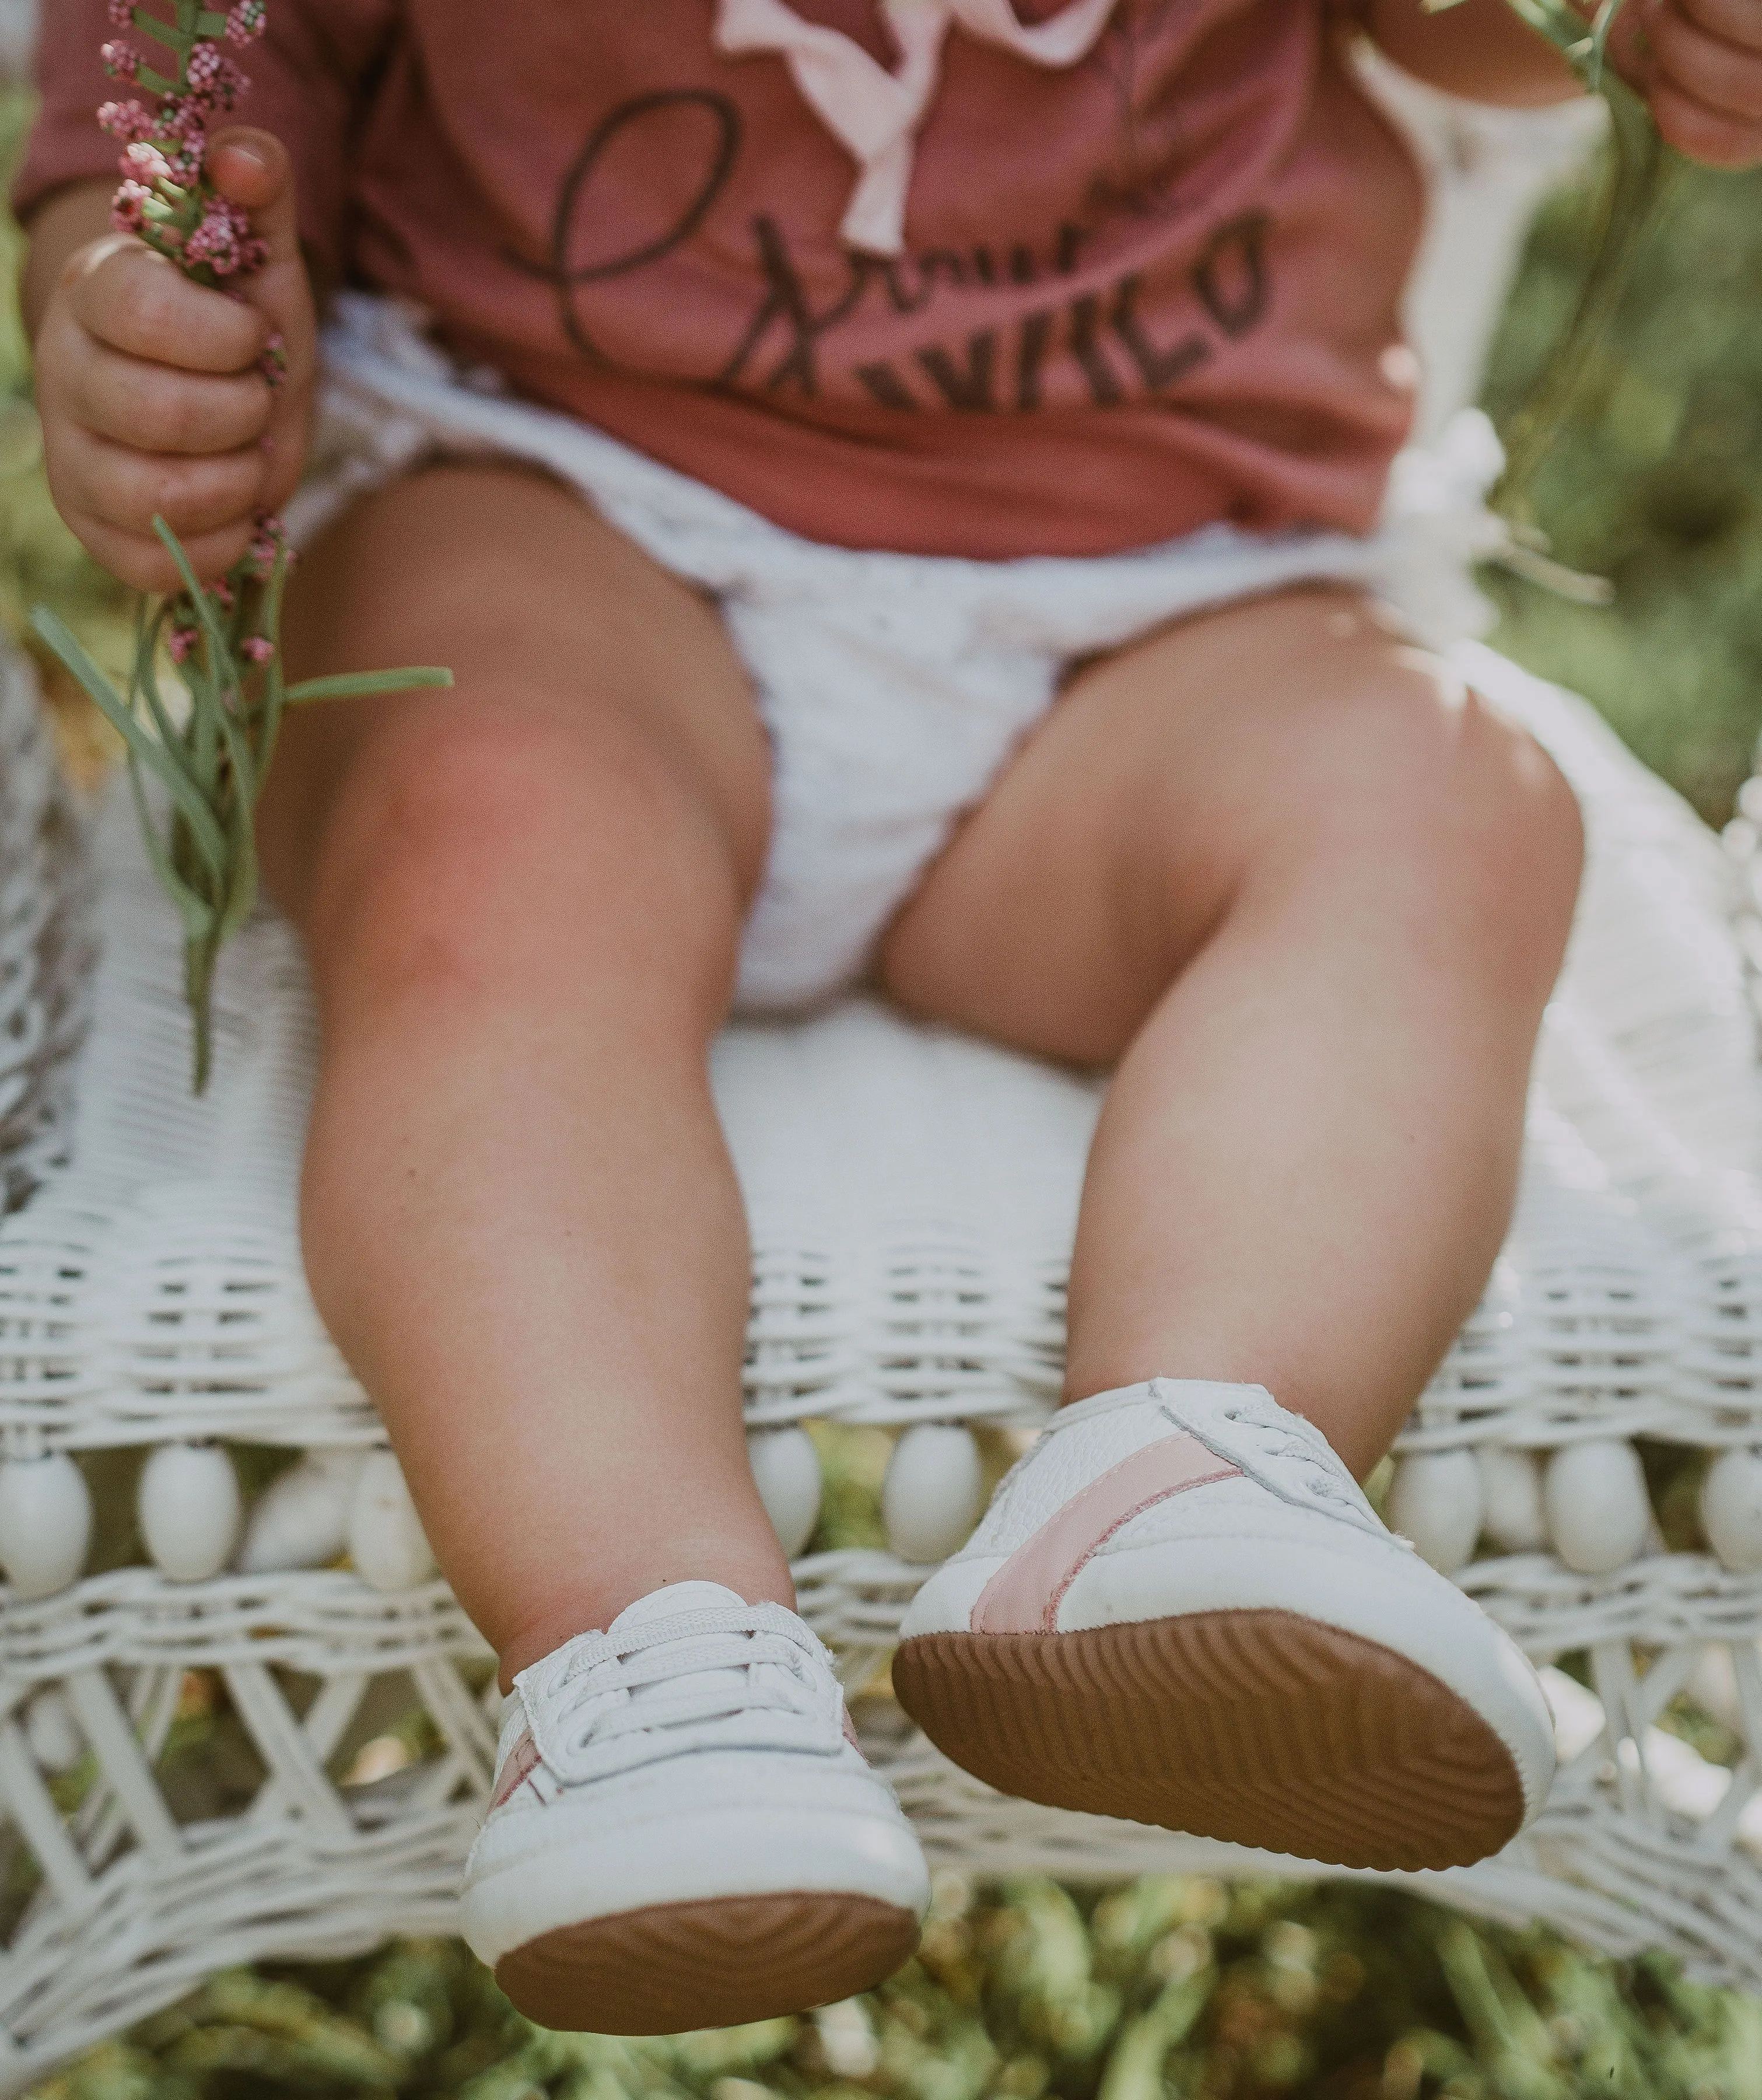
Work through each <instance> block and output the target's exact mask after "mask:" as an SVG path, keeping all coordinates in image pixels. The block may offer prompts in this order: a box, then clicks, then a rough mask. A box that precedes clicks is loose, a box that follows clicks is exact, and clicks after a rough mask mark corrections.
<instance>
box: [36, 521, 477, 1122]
mask: <svg viewBox="0 0 1762 2100" xmlns="http://www.w3.org/2000/svg"><path fill="white" fill-rule="evenodd" d="M153 528H154V530H155V531H156V532H157V533H158V535H159V536H160V538H161V540H162V541H163V542H164V544H165V547H166V548H167V549H168V550H169V551H170V554H171V557H172V558H173V560H174V562H176V563H177V565H178V575H179V576H181V577H182V579H183V585H184V589H183V593H182V594H181V595H180V596H179V597H178V598H173V599H167V600H165V601H164V602H161V604H160V605H159V606H158V607H156V608H155V609H154V610H153V611H152V613H151V614H150V615H149V614H148V611H147V610H146V608H145V607H144V605H143V608H142V611H141V613H140V615H139V617H138V618H137V620H136V622H135V651H134V672H133V676H132V677H131V680H130V689H129V690H128V692H127V693H126V695H124V694H121V693H119V692H117V690H116V688H115V687H114V686H112V684H111V682H110V681H109V680H108V678H107V677H105V676H104V673H103V672H102V671H100V670H99V668H98V667H97V666H96V664H94V663H93V662H92V660H91V659H90V656H88V655H86V651H84V650H83V649H82V648H81V646H80V644H79V642H78V641H77V639H76V638H75V637H74V636H73V634H72V633H70V632H69V631H68V628H67V627H66V625H65V624H64V623H63V622H62V621H61V620H59V618H58V617H57V616H56V615H55V614H54V613H53V612H51V611H49V610H48V609H47V608H46V607H42V606H39V607H37V610H36V611H35V613H34V614H33V625H34V626H35V628H36V630H37V633H38V634H39V635H41V636H42V639H43V640H44V642H46V643H47V644H48V646H49V647H50V648H51V649H52V650H53V651H55V654H56V655H57V656H59V658H60V660H61V661H62V662H63V663H64V664H66V666H67V668H68V670H69V671H70V672H71V673H72V674H73V677H75V678H77V680H78V681H79V682H80V684H81V686H83V687H84V689H85V690H86V693H87V694H88V695H90V698H91V699H92V701H93V704H95V706H96V707H97V708H99V711H100V712H102V713H103V714H104V717H105V718H106V719H107V720H108V721H109V722H110V723H111V724H112V726H113V727H114V728H115V730H117V734H118V735H120V736H121V739H122V741H123V744H124V748H125V749H126V754H127V760H128V769H129V782H130V789H131V791H132V792H133V794H134V802H135V808H136V810H137V813H138V814H139V818H140V823H141V832H142V836H143V839H144V840H145V841H146V845H147V851H148V858H150V860H151V861H152V867H153V871H154V873H155V875H156V876H157V877H158V880H159V883H160V886H161V888H162V889H164V890H165V893H166V895H167V896H168V897H169V898H170V900H171V902H172V903H173V904H174V906H175V907H176V908H177V911H178V917H179V919H180V920H182V922H183V990H184V997H185V999H186V1001H187V1004H188V1006H189V1009H190V1015H191V1019H192V1024H193V1030H192V1032H193V1037H194V1043H193V1063H194V1074H193V1078H194V1085H195V1090H196V1092H197V1093H198V1094H200V1093H202V1092H205V1090H206V1087H207V1085H208V1081H209V1074H210V1071H211V1070H212V1066H213V1056H214V1052H213V1039H214V968H215V965H216V964H217V963H218V960H219V957H220V953H221V951H222V948H223V947H224V946H226V944H227V941H228V940H230V939H231V937H232V935H233V934H234V933H236V931H237V930H238V929H239V928H240V926H241V925H242V924H244V920H246V919H247V918H248V917H249V914H250V911H251V908H252V907H253V905H254V903H255V902H256V901H257V892H258V866H257V844H256V837H255V830H254V821H253V820H254V818H255V814H256V809H257V801H258V793H259V792H260V790H261V788H262V783H263V780H264V778H265V776H266V775H267V773H268V770H269V765H270V761H271V758H272V757H274V755H275V739H276V737H277V735H278V734H279V732H280V726H281V718H282V716H283V713H284V711H285V710H286V709H287V708H289V707H299V706H304V705H306V704H307V703H309V702H311V701H318V700H328V699H358V698H361V697H363V696H366V695H372V694H376V693H405V692H410V691H412V690H417V689H420V688H423V687H432V686H450V685H451V684H452V673H451V672H450V671H444V670H440V669H438V668H416V669H403V670H395V671H363V672H344V673H340V674H338V675H337V676H334V677H325V678H309V679H306V680H304V681H303V682H302V683H300V684H298V685H296V686H288V685H286V684H285V683H284V681H283V677H282V673H281V660H280V651H279V649H275V647H274V646H273V645H274V643H275V638H276V635H277V631H278V629H279V627H280V613H281V599H282V592H283V589H284V585H285V584H286V581H287V572H288V557H287V551H286V549H285V548H278V549H277V551H276V554H275V561H274V562H273V564H272V566H271V569H270V572H269V574H268V576H267V577H263V576H255V575H253V574H252V573H251V572H250V571H249V568H248V567H247V566H246V565H244V564H241V565H240V567H239V568H237V569H236V570H235V571H233V573H232V576H231V578H230V579H228V580H227V583H226V584H225V585H204V584H202V583H201V582H200V580H199V579H198V578H197V576H196V573H195V571H194V570H193V569H192V567H190V563H189V560H188V558H187V556H186V554H184V551H183V548H182V547H181V546H180V545H178V540H177V536H176V535H175V534H174V532H172V531H171V530H170V527H168V526H167V525H166V524H165V521H164V519H163V518H155V519H154V521H153ZM229 598H230V600H231V602H230V604H229V603H228V599H229ZM184 613H187V614H189V615H192V624H193V626H194V628H195V629H196V634H197V636H198V637H199V639H198V640H197V642H196V646H194V647H193V648H192V649H191V650H190V651H189V653H188V655H187V657H186V659H185V662H184V665H183V670H184V676H185V680H186V682H187V686H188V688H189V694H190V707H189V712H188V714H187V717H185V718H184V721H183V725H182V726H181V727H179V726H178V724H177V723H176V721H174V717H173V714H172V711H171V709H170V708H168V707H167V705H166V704H165V697H164V695H162V693H161V690H160V687H159V677H158V656H159V651H160V649H161V646H162V644H163V642H164V640H165V631H166V629H167V626H168V624H171V622H172V621H173V620H174V617H176V616H178V615H182V614H184ZM258 637H262V639H264V640H265V641H267V642H269V643H270V644H271V654H270V655H269V658H268V661H267V663H263V664H258V663H257V662H256V661H254V660H253V656H252V655H251V653H250V651H249V649H248V648H247V646H246V645H247V644H248V643H249V642H252V641H254V640H256V639H257V638H258ZM143 710H144V712H145V716H146V719H145V720H144V721H143V719H142V716H143ZM149 775H151V777H152V779H154V780H155V781H156V782H157V783H158V784H159V786H160V787H161V788H162V789H163V790H164V791H165V795H166V796H167V797H168V798H169V801H170V826H169V829H168V830H167V832H165V834H164V835H163V836H162V835H161V832H160V830H159V828H158V827H157V825H156V823H155V821H154V818H153V812H152V806H151V805H150V803H149V801H148V793H147V779H148V776H149Z"/></svg>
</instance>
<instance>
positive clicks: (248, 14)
mask: <svg viewBox="0 0 1762 2100" xmlns="http://www.w3.org/2000/svg"><path fill="white" fill-rule="evenodd" d="M111 4H112V7H115V6H116V5H117V0H111ZM268 20H269V9H268V7H267V6H266V5H265V4H264V0H238V5H237V6H236V7H235V8H234V9H233V10H232V11H231V14H230V15H227V42H228V43H229V44H237V45H238V46H240V48H241V49H242V48H243V47H244V46H245V45H246V44H248V43H249V42H251V40H252V38H253V37H260V36H262V33H263V30H264V27H265V25H266V24H267V22H268Z"/></svg>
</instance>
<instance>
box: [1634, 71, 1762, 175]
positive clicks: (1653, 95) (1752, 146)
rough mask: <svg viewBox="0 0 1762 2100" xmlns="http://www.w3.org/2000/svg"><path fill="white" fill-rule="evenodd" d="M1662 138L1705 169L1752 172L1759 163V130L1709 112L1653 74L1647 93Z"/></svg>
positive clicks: (1761, 138)
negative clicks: (1750, 169) (1747, 169)
mask: <svg viewBox="0 0 1762 2100" xmlns="http://www.w3.org/2000/svg"><path fill="white" fill-rule="evenodd" d="M1647 99H1648V100H1649V101H1650V104H1651V105H1652V114H1653V116H1654V117H1655V118H1656V119H1657V120H1658V130H1659V132H1660V133H1661V134H1662V135H1663V137H1664V138H1665V139H1667V141H1668V142H1669V143H1670V144H1671V145H1672V146H1674V147H1675V148H1676V150H1677V152H1680V153H1686V154H1687V155H1688V157H1689V159H1690V160H1691V161H1700V162H1701V163H1702V164H1703V165H1704V166H1706V167H1709V168H1727V169H1742V168H1753V167H1755V166H1756V165H1758V164H1759V163H1762V126H1758V125H1757V124H1755V123H1754V122H1751V121H1747V120H1745V119H1743V118H1741V117H1727V116H1724V115H1722V114H1720V112H1718V111H1717V110H1713V109H1709V108H1707V104H1705V103H1704V102H1701V101H1699V100H1698V99H1696V98H1695V97H1694V96H1692V95H1685V94H1684V93H1683V92H1682V90H1681V89H1680V88H1678V87H1677V86H1675V85H1674V84H1673V83H1672V82H1670V81H1668V80H1667V79H1664V78H1663V77H1661V76H1658V75H1656V74H1654V78H1653V82H1652V85H1651V86H1650V89H1649V90H1648V92H1647Z"/></svg>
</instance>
